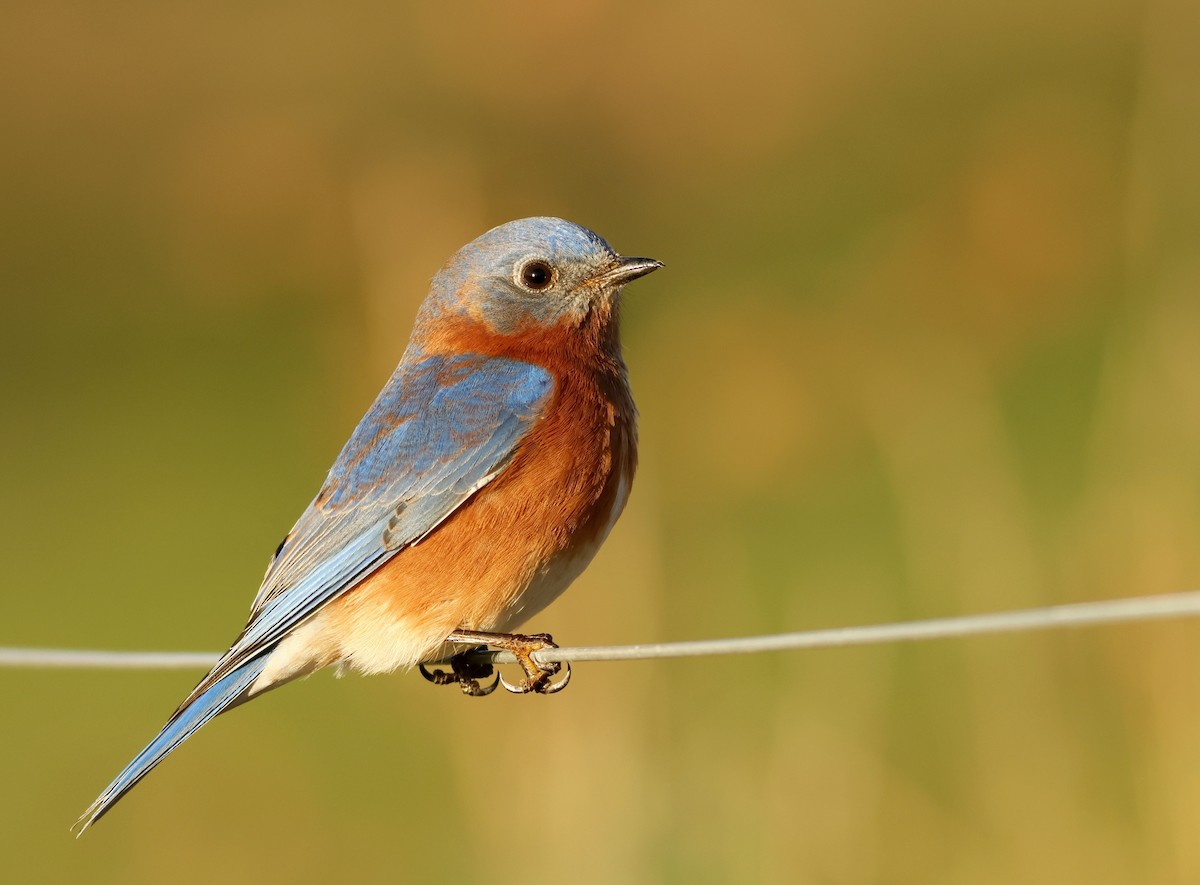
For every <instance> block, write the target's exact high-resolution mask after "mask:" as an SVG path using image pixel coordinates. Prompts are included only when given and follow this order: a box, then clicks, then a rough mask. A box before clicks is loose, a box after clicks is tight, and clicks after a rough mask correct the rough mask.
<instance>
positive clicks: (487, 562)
mask: <svg viewBox="0 0 1200 885" xmlns="http://www.w3.org/2000/svg"><path fill="white" fill-rule="evenodd" d="M603 319H607V318H603ZM607 325H608V324H607V323H598V324H597V327H596V329H595V330H589V329H583V330H580V329H578V328H562V329H554V330H546V329H541V330H538V331H536V332H533V333H530V334H529V335H528V336H499V335H493V334H488V333H487V332H485V331H483V330H481V329H479V327H478V326H477V325H475V324H473V323H471V324H467V323H464V324H463V326H461V327H459V328H458V329H453V328H452V329H451V330H450V333H451V334H450V335H443V336H440V338H441V339H443V340H438V341H436V342H427V344H426V346H427V348H428V347H429V345H430V344H432V345H440V346H441V347H445V348H446V349H447V350H449V351H451V352H458V353H462V352H468V353H469V352H474V353H485V354H489V355H503V356H509V357H513V358H516V359H523V360H526V361H529V362H534V363H537V364H539V365H542V366H544V367H545V368H547V369H549V370H550V371H551V373H552V374H553V376H554V378H555V382H556V383H555V390H554V393H553V394H552V397H551V401H550V403H549V404H548V406H547V408H546V412H545V413H544V415H543V416H542V417H541V419H539V421H538V423H537V424H536V425H535V427H534V428H533V430H531V431H530V433H529V435H528V436H527V437H526V438H525V439H524V440H523V441H522V442H521V444H520V446H519V447H518V449H517V451H516V453H515V455H514V456H513V459H512V461H511V462H510V463H509V464H508V466H507V467H506V468H505V469H504V470H503V472H501V474H500V475H499V476H498V477H497V478H496V479H494V480H493V481H492V482H491V483H489V484H488V485H486V486H484V487H483V488H482V489H481V490H480V491H479V492H477V493H476V494H475V495H474V496H473V497H472V498H470V499H469V500H468V501H467V502H466V503H465V504H463V505H462V506H461V507H460V508H459V509H458V510H457V511H456V512H455V513H454V514H453V515H452V516H451V517H450V518H448V519H447V520H446V521H445V522H444V523H442V525H440V526H439V527H438V528H437V529H436V530H434V531H433V532H432V533H431V534H430V535H429V536H428V537H426V538H425V539H424V540H422V541H421V542H419V543H418V544H415V545H414V546H412V547H410V548H408V549H406V550H404V551H402V552H401V553H399V554H398V555H397V556H396V557H394V558H393V559H392V560H390V561H389V562H388V563H387V564H386V565H385V566H383V567H382V568H381V569H380V570H379V571H378V572H376V573H375V574H373V575H371V576H370V577H368V578H367V579H366V580H364V581H363V582H362V583H361V584H360V585H359V586H358V587H356V588H355V589H354V590H352V591H350V593H348V594H347V595H346V596H345V597H343V599H342V600H339V601H338V603H336V604H334V605H332V606H330V609H329V610H328V612H327V617H328V618H329V623H328V627H329V628H330V629H329V630H327V631H323V632H324V633H325V635H326V636H340V637H344V638H343V639H340V640H339V642H338V645H339V647H338V648H337V649H333V648H330V649H329V650H328V653H329V655H331V656H333V657H337V658H343V659H347V660H348V661H349V662H350V663H352V664H355V665H356V666H358V667H360V668H361V669H365V670H368V671H376V670H387V669H394V668H395V667H396V666H403V665H411V664H413V663H415V662H416V661H417V660H420V659H421V658H422V657H424V656H426V655H428V654H430V653H431V652H433V651H434V650H436V649H437V648H438V647H439V646H440V644H441V641H442V639H443V638H444V637H445V636H446V635H447V634H448V633H449V632H450V631H452V630H455V629H458V628H463V629H469V630H498V631H510V630H512V629H514V628H515V627H516V626H518V625H519V624H520V623H521V622H523V621H524V620H525V619H526V618H528V617H529V616H531V615H532V614H535V613H536V612H537V611H538V610H540V609H541V608H543V607H544V606H545V605H547V604H549V603H550V602H551V601H552V600H553V599H554V598H555V597H556V596H557V595H558V594H559V593H560V592H562V590H563V589H565V588H566V586H567V584H569V583H570V582H571V581H572V580H573V579H574V578H575V577H576V576H577V575H578V574H579V572H581V571H582V570H583V568H584V567H585V566H586V565H587V563H588V562H589V561H590V560H591V558H592V556H593V555H594V554H595V552H596V550H597V548H598V547H599V546H600V544H601V543H602V542H603V540H604V538H605V537H606V536H607V534H608V531H609V529H610V528H611V527H612V524H613V522H614V521H615V520H616V517H617V516H618V515H619V513H620V511H621V508H623V507H624V504H625V498H626V496H627V495H628V491H629V487H630V485H631V483H632V480H633V473H634V470H635V468H636V464H637V430H636V412H635V410H634V406H633V401H632V399H631V397H630V394H629V388H628V385H627V382H626V379H625V367H624V365H623V364H622V363H621V360H620V356H619V352H618V351H617V350H616V342H615V341H608V340H605V338H604V337H602V336H601V334H600V333H601V332H603V331H606V330H605V328H604V327H606V326H607ZM455 333H457V334H455ZM445 338H449V339H450V340H444V339H445ZM439 349H440V348H439ZM485 539H486V540H485Z"/></svg>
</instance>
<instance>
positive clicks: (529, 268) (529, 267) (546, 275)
mask: <svg viewBox="0 0 1200 885" xmlns="http://www.w3.org/2000/svg"><path fill="white" fill-rule="evenodd" d="M517 275H518V277H520V280H521V285H522V286H524V287H525V288H526V289H528V290H529V291H531V292H541V291H542V290H543V289H549V288H550V286H551V285H552V284H553V283H554V268H552V267H551V266H550V265H549V264H547V263H546V262H545V261H542V260H541V259H540V258H535V259H534V260H533V261H527V262H526V263H525V264H523V265H521V269H520V270H519V271H518V272H517Z"/></svg>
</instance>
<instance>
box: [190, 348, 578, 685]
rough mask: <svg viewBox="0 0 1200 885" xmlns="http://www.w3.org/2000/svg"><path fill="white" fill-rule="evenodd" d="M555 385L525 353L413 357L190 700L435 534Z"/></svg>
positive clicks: (487, 476) (498, 465) (505, 453)
mask: <svg viewBox="0 0 1200 885" xmlns="http://www.w3.org/2000/svg"><path fill="white" fill-rule="evenodd" d="M553 387H554V379H553V377H552V376H551V374H550V373H549V372H548V371H547V370H545V369H543V368H541V367H539V366H535V365H531V364H529V363H524V362H520V361H518V360H512V359H506V358H502V357H487V356H481V355H479V354H461V355H455V356H431V357H427V358H424V359H420V358H417V359H413V358H411V357H410V358H406V359H405V361H404V362H403V363H402V364H401V368H400V369H399V370H398V371H397V372H396V374H395V375H393V376H392V379H391V380H390V381H389V382H388V384H387V386H385V387H384V389H383V391H382V392H381V393H380V394H379V397H378V398H377V399H376V400H375V403H374V404H373V405H372V406H371V408H370V409H369V410H368V411H367V414H366V415H365V416H364V417H363V419H362V421H361V422H360V423H359V425H358V427H357V428H356V429H355V431H354V434H353V435H352V436H351V437H350V440H349V442H347V443H346V446H345V448H343V449H342V452H341V454H340V455H339V456H338V458H337V461H336V462H334V465H333V468H332V469H331V470H330V471H329V476H328V478H327V479H326V481H325V484H324V486H323V487H322V489H321V491H320V493H319V494H318V495H317V497H316V499H315V500H314V501H313V502H312V503H311V504H310V505H309V506H308V509H307V510H305V511H304V514H303V515H302V516H301V517H300V519H299V521H298V522H297V523H296V525H295V527H294V528H293V529H292V531H291V532H290V533H289V534H288V536H287V538H286V539H285V540H284V542H283V543H282V544H281V545H280V547H279V550H278V551H277V552H276V554H275V558H274V559H273V560H272V561H271V564H270V566H269V567H268V569H267V574H266V577H265V578H264V579H263V584H262V588H261V589H260V590H259V593H258V596H257V598H256V599H255V601H254V607H253V610H252V612H251V615H250V621H249V623H248V624H247V625H246V628H245V630H244V631H243V632H242V635H241V636H239V637H238V639H237V641H236V642H235V643H234V644H233V646H232V647H231V648H230V649H229V651H228V652H226V654H225V655H224V656H223V657H222V659H221V661H220V662H219V663H218V664H217V666H216V667H215V668H214V669H213V671H212V673H210V674H209V676H208V677H207V678H206V680H205V682H203V683H201V685H199V686H197V690H196V692H193V696H196V695H197V694H198V693H199V692H201V691H203V690H204V689H205V687H206V685H207V684H211V683H212V682H214V681H216V680H217V679H220V678H221V677H222V676H223V675H225V674H226V673H228V672H230V671H231V670H232V669H234V668H236V667H237V666H239V665H240V664H241V663H242V662H244V661H246V660H248V659H249V658H251V657H254V656H255V655H257V654H258V653H259V652H261V651H262V650H263V649H265V648H268V647H270V646H272V645H274V644H275V643H276V642H278V641H279V640H280V639H282V638H283V636H284V635H286V634H287V633H288V632H289V631H291V630H292V629H293V628H294V627H295V626H296V625H297V624H299V623H300V622H301V621H303V620H304V619H305V618H307V617H308V616H309V615H311V614H313V612H315V611H317V610H318V609H320V608H321V607H322V606H324V605H326V604H327V603H329V602H330V601H331V600H332V599H334V598H336V597H337V596H339V595H341V594H342V593H344V592H345V591H346V590H348V589H350V588H351V587H353V586H354V585H355V584H356V583H358V582H359V581H360V580H362V579H363V578H364V577H366V576H367V575H368V574H370V573H371V572H373V571H374V570H375V569H377V568H378V567H379V566H380V565H381V564H382V563H384V562H385V561H387V560H388V559H389V558H391V557H392V556H394V555H395V554H396V553H397V552H399V551H400V550H402V549H403V548H404V547H406V546H408V545H410V544H413V543H415V542H417V541H419V540H420V539H421V538H422V537H424V536H425V535H427V534H428V533H429V532H431V531H433V529H435V528H436V527H437V525H438V524H439V523H440V522H441V521H442V520H444V519H445V518H446V517H448V516H449V515H450V514H451V513H453V512H454V511H455V510H456V509H457V508H458V507H459V506H460V505H461V504H462V503H463V502H464V501H466V500H467V499H468V498H469V497H470V496H471V495H472V494H473V493H474V492H475V491H477V490H478V489H479V488H481V487H482V486H484V485H486V484H487V483H488V482H489V481H490V480H491V479H492V478H494V477H495V476H496V475H497V474H498V473H499V472H500V471H501V470H503V469H504V467H505V465H506V464H507V463H508V461H509V459H510V458H511V457H512V455H513V453H514V451H515V450H516V448H517V446H518V444H519V443H520V441H521V440H522V439H523V438H524V437H525V435H526V434H527V433H528V432H529V430H530V429H531V428H532V426H533V425H534V423H535V422H536V421H537V419H538V418H539V417H540V415H541V414H542V411H543V409H544V407H545V405H546V403H547V402H548V400H549V397H550V393H551V391H552V390H553ZM189 700H190V698H189ZM186 703H187V702H185V704H186Z"/></svg>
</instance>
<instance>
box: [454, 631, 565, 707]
mask: <svg viewBox="0 0 1200 885" xmlns="http://www.w3.org/2000/svg"><path fill="white" fill-rule="evenodd" d="M446 641H447V642H482V643H486V644H487V645H490V646H492V647H493V648H502V649H504V650H505V651H511V652H512V653H513V655H515V656H516V659H517V663H518V664H520V665H521V669H522V670H524V671H525V678H524V679H522V680H521V681H520V682H518V683H517V684H516V685H510V684H509V683H508V681H507V680H505V678H504V677H503V676H501V677H499V679H500V684H501V685H503V686H504V687H505V688H506V689H508V690H509V691H511V692H512V693H513V694H529V693H530V692H533V693H535V694H555V693H557V692H560V691H562V690H563V689H564V688H566V687H567V683H568V682H570V681H571V665H570V664H566V665H565V670H564V665H563V664H559V663H557V662H552V663H549V664H545V665H544V666H543V665H540V664H538V663H536V662H535V661H534V660H533V658H532V657H531V655H532V653H533V652H535V651H541V650H542V649H544V648H558V646H557V645H556V644H555V642H554V640H553V639H552V638H551V636H550V634H549V633H531V634H528V635H527V634H524V633H486V632H483V631H479V630H455V631H454V632H453V633H451V634H450V635H449V636H448V637H446ZM559 672H565V674H566V675H564V676H563V678H562V679H561V680H560V681H558V682H551V681H550V679H551V677H552V676H554V675H555V674H557V673H559Z"/></svg>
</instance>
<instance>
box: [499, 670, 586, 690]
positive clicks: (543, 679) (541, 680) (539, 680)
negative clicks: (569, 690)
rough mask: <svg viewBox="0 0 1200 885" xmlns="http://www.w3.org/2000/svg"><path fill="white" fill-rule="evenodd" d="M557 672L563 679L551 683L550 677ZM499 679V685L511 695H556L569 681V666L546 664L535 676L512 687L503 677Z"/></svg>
mask: <svg viewBox="0 0 1200 885" xmlns="http://www.w3.org/2000/svg"><path fill="white" fill-rule="evenodd" d="M559 672H561V673H562V674H563V678H562V679H560V680H558V682H552V681H551V679H550V677H552V676H554V675H556V674H557V673H559ZM499 678H500V684H501V685H503V686H504V688H505V689H506V690H507V691H511V692H512V693H513V694H529V693H530V692H533V693H535V694H558V693H559V692H560V691H562V690H563V689H564V688H566V687H567V683H568V682H570V681H571V665H570V664H569V663H566V662H563V663H561V664H559V663H557V662H555V663H550V664H546V666H545V668H544V669H540V670H539V671H538V675H537V676H534V677H531V678H528V679H522V680H521V681H520V682H518V683H517V684H516V685H513V684H512V683H511V682H509V681H508V680H507V679H505V678H504V677H503V676H501V677H499Z"/></svg>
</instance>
